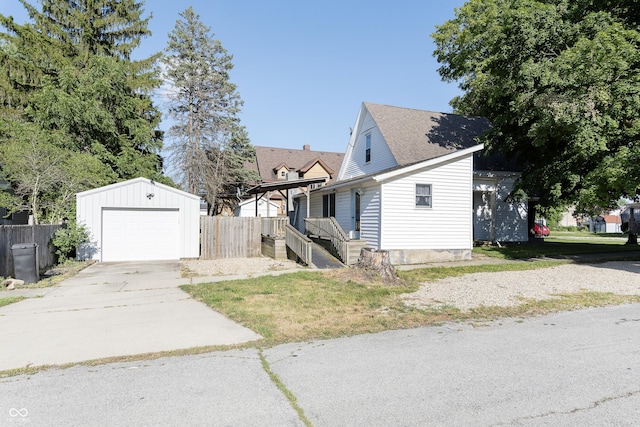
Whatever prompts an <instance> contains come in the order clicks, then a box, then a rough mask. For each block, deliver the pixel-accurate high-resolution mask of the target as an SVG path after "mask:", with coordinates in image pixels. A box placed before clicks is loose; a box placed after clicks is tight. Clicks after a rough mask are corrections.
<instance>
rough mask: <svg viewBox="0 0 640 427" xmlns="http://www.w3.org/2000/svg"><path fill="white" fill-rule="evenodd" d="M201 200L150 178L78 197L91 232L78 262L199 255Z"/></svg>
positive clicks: (79, 210) (78, 213)
mask: <svg viewBox="0 0 640 427" xmlns="http://www.w3.org/2000/svg"><path fill="white" fill-rule="evenodd" d="M199 211H200V198H199V197H198V196H195V195H193V194H189V193H186V192H184V191H180V190H178V189H175V188H172V187H169V186H167V185H163V184H160V183H157V182H154V181H152V180H149V179H146V178H135V179H132V180H129V181H124V182H119V183H116V184H112V185H107V186H105V187H100V188H96V189H93V190H89V191H84V192H82V193H78V194H76V219H77V221H78V224H84V225H85V226H86V227H87V229H88V230H89V233H90V242H89V243H88V244H85V245H83V246H82V247H81V248H79V250H78V258H79V259H94V260H98V261H105V262H106V261H141V260H168V259H181V258H197V257H199V256H200V243H199V238H200V214H199Z"/></svg>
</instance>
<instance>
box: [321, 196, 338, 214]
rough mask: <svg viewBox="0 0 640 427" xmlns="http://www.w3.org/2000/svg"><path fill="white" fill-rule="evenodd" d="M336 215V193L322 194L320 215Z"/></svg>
mask: <svg viewBox="0 0 640 427" xmlns="http://www.w3.org/2000/svg"><path fill="white" fill-rule="evenodd" d="M330 216H333V217H335V216H336V193H331V194H323V195H322V217H323V218H328V217H330Z"/></svg>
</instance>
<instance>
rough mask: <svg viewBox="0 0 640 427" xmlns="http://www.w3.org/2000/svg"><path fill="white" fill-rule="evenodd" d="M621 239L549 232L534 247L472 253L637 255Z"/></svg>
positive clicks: (505, 255) (491, 248) (506, 255)
mask: <svg viewBox="0 0 640 427" xmlns="http://www.w3.org/2000/svg"><path fill="white" fill-rule="evenodd" d="M621 237H624V236H621V235H620V234H617V235H610V234H604V233H603V234H593V233H585V232H553V231H552V232H551V236H549V237H546V238H544V239H536V242H535V243H525V244H507V245H503V246H502V247H498V246H482V247H477V248H474V249H473V251H474V253H477V254H483V255H488V256H492V257H497V258H504V259H526V258H543V257H554V256H562V255H578V254H597V253H602V254H607V253H612V252H633V251H640V246H638V245H635V246H632V245H626V244H625V242H626V238H621ZM604 258H606V256H604Z"/></svg>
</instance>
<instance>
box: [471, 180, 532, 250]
mask: <svg viewBox="0 0 640 427" xmlns="http://www.w3.org/2000/svg"><path fill="white" fill-rule="evenodd" d="M514 184H515V177H512V176H510V177H491V178H486V177H478V178H475V179H474V181H473V188H474V192H473V238H474V240H486V241H490V240H492V241H500V242H524V241H527V240H528V230H527V228H528V221H527V205H526V202H511V201H509V200H507V199H508V196H509V194H510V193H511V191H512V190H513V186H514ZM492 199H493V200H492Z"/></svg>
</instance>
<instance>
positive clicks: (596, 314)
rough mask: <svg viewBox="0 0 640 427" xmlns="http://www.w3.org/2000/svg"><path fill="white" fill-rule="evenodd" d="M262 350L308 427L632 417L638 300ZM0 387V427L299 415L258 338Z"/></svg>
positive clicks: (639, 379)
mask: <svg viewBox="0 0 640 427" xmlns="http://www.w3.org/2000/svg"><path fill="white" fill-rule="evenodd" d="M3 351H4V349H3ZM263 354H264V358H265V360H266V362H267V364H268V366H269V369H270V370H272V371H273V373H275V374H276V375H277V376H278V377H279V378H280V380H281V381H282V383H283V384H284V385H285V386H286V388H287V389H288V390H289V391H290V392H291V393H292V394H293V396H295V399H296V401H297V404H298V405H299V406H300V408H302V410H303V411H304V414H305V416H306V417H307V418H308V419H309V420H310V421H311V423H312V424H313V425H314V426H427V425H455V426H460V425H473V426H478V425H479V426H485V425H509V426H510V425H515V426H534V425H535V426H543V425H553V426H558V425H560V426H562V425H567V426H568V425H618V426H621V425H622V426H624V425H629V426H631V425H640V305H639V304H635V305H626V306H619V307H608V308H601V309H588V310H582V311H576V312H570V313H561V314H556V315H552V316H546V317H540V318H533V319H514V320H505V321H501V322H496V323H492V324H489V325H460V324H448V325H444V326H442V327H433V328H420V329H411V330H401V331H390V332H384V333H380V334H372V335H361V336H356V337H351V338H344V339H335V340H327V341H316V342H311V343H297V344H287V345H281V346H278V347H275V348H272V349H267V350H265V351H264V353H263ZM0 396H2V399H0V425H3V426H6V425H9V426H10V425H33V426H40V425H43V426H44V425H46V426H56V425H65V426H72V425H78V426H80V425H82V426H90V425H154V426H157V425H214V426H218V425H220V426H297V425H303V422H302V420H301V418H300V416H299V415H298V413H297V412H296V411H295V410H294V409H293V407H292V406H291V404H290V402H289V401H288V400H287V398H286V397H285V395H284V394H283V393H282V392H281V391H280V390H279V389H278V388H277V387H276V385H275V384H274V382H273V381H272V379H271V378H270V377H269V375H268V373H267V372H266V371H265V369H264V367H263V364H262V361H261V358H260V353H259V352H258V350H257V349H247V350H233V351H226V352H214V353H208V354H204V355H194V356H185V357H175V358H164V359H158V360H152V361H144V362H135V363H117V364H108V365H103V366H97V367H86V366H77V367H74V368H70V369H66V370H49V371H44V372H40V373H38V374H34V375H22V376H15V377H9V378H3V379H0Z"/></svg>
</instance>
